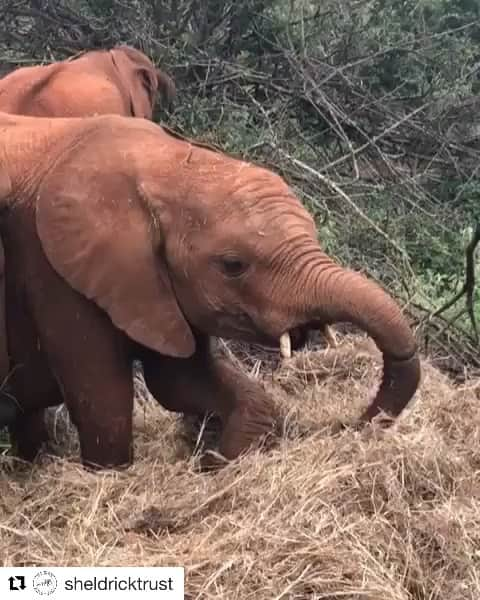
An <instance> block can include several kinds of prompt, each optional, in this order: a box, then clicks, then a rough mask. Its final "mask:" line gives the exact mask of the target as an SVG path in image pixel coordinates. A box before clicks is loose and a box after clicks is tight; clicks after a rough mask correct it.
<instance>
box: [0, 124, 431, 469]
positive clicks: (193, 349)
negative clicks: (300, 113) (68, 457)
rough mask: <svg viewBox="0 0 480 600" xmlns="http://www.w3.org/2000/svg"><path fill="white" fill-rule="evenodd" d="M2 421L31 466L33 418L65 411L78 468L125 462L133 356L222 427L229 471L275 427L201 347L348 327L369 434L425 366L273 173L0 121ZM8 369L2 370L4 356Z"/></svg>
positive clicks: (391, 312)
mask: <svg viewBox="0 0 480 600" xmlns="http://www.w3.org/2000/svg"><path fill="white" fill-rule="evenodd" d="M0 131H1V137H0V186H1V187H0V208H1V209H2V217H1V236H2V238H3V240H4V245H5V255H6V264H7V269H6V298H5V310H6V312H7V326H8V354H9V357H3V360H9V365H10V375H9V382H10V389H11V392H12V393H13V396H14V397H15V399H16V402H17V403H18V411H17V413H16V415H15V419H10V422H9V423H8V424H9V426H10V429H11V431H12V433H13V435H14V436H15V438H16V440H17V444H18V449H19V451H20V453H21V455H23V456H24V457H25V458H32V457H33V456H34V455H35V453H36V452H37V450H38V446H39V443H40V442H41V441H42V439H43V438H44V435H45V431H44V426H43V410H44V408H45V407H46V406H51V405H56V404H60V403H61V402H63V401H65V403H66V405H67V407H68V409H69V411H70V414H71V417H72V420H73V422H74V423H75V425H76V426H77V428H78V433H79V438H80V444H81V454H82V460H83V462H84V464H86V465H91V466H95V465H96V466H100V467H114V466H120V465H125V464H128V463H130V462H131V461H132V458H133V456H132V405H133V389H132V378H131V365H132V360H133V359H135V358H137V359H139V360H141V361H142V363H143V366H144V374H145V380H146V383H147V385H148V387H149V389H150V391H151V392H152V394H153V395H154V396H155V397H156V398H157V399H158V401H159V402H160V403H161V404H162V406H164V407H165V408H167V409H168V410H172V411H178V412H182V413H186V414H191V415H202V414H204V413H205V412H212V413H215V414H217V415H218V416H219V417H220V419H221V422H222V433H221V438H220V448H219V450H220V452H221V453H222V454H223V455H224V456H225V457H226V458H227V459H234V458H235V457H237V456H239V454H241V453H243V452H244V451H245V450H247V449H248V448H249V447H251V446H252V445H253V444H256V443H257V442H258V441H259V440H260V439H261V438H262V436H263V435H264V434H265V433H267V432H268V431H270V429H271V427H272V425H273V421H274V411H273V402H272V400H271V399H270V397H269V396H268V395H267V394H266V392H265V391H264V390H263V388H262V387H261V386H260V385H258V384H257V383H255V382H253V381H251V380H250V379H249V378H248V377H246V376H245V375H243V374H242V373H240V372H238V371H236V370H235V369H234V368H233V367H232V366H231V364H230V363H228V362H227V361H225V360H222V359H219V358H215V357H213V356H212V354H211V353H210V350H209V336H220V337H224V338H231V339H240V340H245V341H250V342H256V343H261V344H267V345H270V346H277V347H279V346H280V340H282V345H283V346H285V344H286V343H287V345H288V339H289V337H290V335H293V336H298V332H299V331H301V330H305V329H308V328H309V327H314V328H318V327H319V326H324V325H326V324H331V323H336V322H341V321H349V322H352V323H354V324H356V325H357V326H359V327H361V328H362V329H363V330H365V331H366V332H367V333H368V334H369V335H370V336H371V337H372V338H373V339H374V341H375V342H376V344H377V346H378V347H379V349H380V350H381V352H382V354H383V367H384V368H383V377H382V381H381V384H380V387H379V389H378V391H377V393H376V395H375V397H374V398H373V400H372V402H371V404H370V406H369V407H368V408H367V409H366V410H365V412H364V413H363V414H362V415H361V417H360V420H361V422H364V421H369V420H371V419H372V418H373V417H375V416H377V415H379V414H380V413H381V412H383V411H384V412H385V413H386V416H387V417H388V419H387V421H386V422H389V420H391V418H393V417H395V416H397V415H399V414H400V412H401V411H402V410H403V408H404V407H405V406H406V404H407V403H408V402H409V400H410V399H411V398H412V396H413V395H414V393H415V391H416V389H417V386H418V383H419V378H420V364H419V358H418V354H417V348H416V343H415V339H414V336H413V335H412V332H411V330H410V328H409V326H408V324H407V322H406V320H405V318H404V316H403V315H402V313H401V311H400V309H399V307H398V306H397V304H396V303H395V301H394V300H393V299H392V298H391V297H390V296H389V295H388V294H387V293H386V292H385V291H384V290H383V289H382V288H381V287H379V286H378V285H376V284H375V283H374V282H372V281H369V280H367V279H366V278H365V277H364V276H363V275H361V274H359V273H356V272H352V271H350V270H347V269H345V268H343V267H341V266H340V265H338V264H335V263H334V262H333V260H332V259H331V258H329V257H328V256H327V255H326V254H325V253H324V252H323V251H322V249H321V247H320V246H319V244H318V241H317V232H316V228H315V224H314V221H313V219H312V217H311V216H310V215H309V213H308V212H307V211H306V210H305V208H304V207H303V206H302V204H301V203H300V201H299V200H298V199H297V198H296V197H295V196H294V194H293V193H292V190H291V189H290V188H289V187H288V186H287V184H286V183H285V182H284V181H283V179H281V178H280V177H279V176H278V175H276V174H274V173H273V172H270V171H269V170H266V169H264V168H260V167H258V166H254V165H252V164H249V163H247V162H243V161H241V160H236V159H233V158H231V157H229V156H226V155H225V154H222V153H220V152H215V151H213V150H210V149H207V148H204V147H202V146H200V145H196V144H195V143H192V142H187V141H184V140H181V139H178V138H176V137H175V136H173V135H171V134H169V133H168V132H166V131H164V130H162V128H160V127H159V126H157V125H155V124H153V123H151V122H150V121H147V120H144V119H129V118H125V117H121V116H114V115H109V116H99V117H89V118H85V119H75V118H71V119H61V118H59V119H46V118H45V119H42V118H37V119H35V118H30V117H20V116H9V115H0ZM0 360H1V359H0Z"/></svg>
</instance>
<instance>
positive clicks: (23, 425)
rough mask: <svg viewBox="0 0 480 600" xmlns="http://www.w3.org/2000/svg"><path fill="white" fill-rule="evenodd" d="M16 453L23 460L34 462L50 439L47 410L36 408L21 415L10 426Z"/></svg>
mask: <svg viewBox="0 0 480 600" xmlns="http://www.w3.org/2000/svg"><path fill="white" fill-rule="evenodd" d="M10 434H11V436H12V439H13V443H14V447H15V450H16V452H15V453H16V455H17V456H18V457H19V458H21V459H22V460H25V461H28V462H33V461H34V460H35V458H36V457H37V454H38V453H39V452H40V450H41V448H42V446H43V444H44V443H46V442H47V441H48V432H47V428H46V425H45V410H44V409H43V408H40V409H37V410H34V411H32V412H30V413H28V414H26V415H22V416H21V417H19V418H18V419H17V420H16V422H15V424H14V425H12V426H11V427H10Z"/></svg>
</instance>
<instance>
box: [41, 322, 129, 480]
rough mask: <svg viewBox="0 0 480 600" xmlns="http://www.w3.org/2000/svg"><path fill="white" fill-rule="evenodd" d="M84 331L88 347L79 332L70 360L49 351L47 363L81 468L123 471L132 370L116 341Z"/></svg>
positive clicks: (94, 330) (99, 331)
mask: <svg viewBox="0 0 480 600" xmlns="http://www.w3.org/2000/svg"><path fill="white" fill-rule="evenodd" d="M101 317H103V315H101ZM100 320H102V319H100ZM84 325H85V326H86V325H87V323H85V321H84ZM88 325H89V329H87V331H90V332H91V333H90V335H87V339H88V340H89V343H85V344H84V343H82V342H81V341H80V340H79V338H80V332H75V333H76V334H77V335H75V334H74V335H72V339H74V340H75V343H74V344H71V345H70V350H69V353H68V358H69V360H68V361H66V360H64V358H63V356H61V346H60V347H58V348H55V350H53V349H52V348H48V352H49V357H50V361H51V363H52V364H54V365H55V372H56V375H57V379H58V381H59V383H60V386H61V388H62V391H63V396H64V400H65V404H66V406H67V408H68V410H69V413H70V416H71V419H72V422H73V424H74V425H75V426H76V428H77V430H78V437H79V441H80V453H81V458H82V463H83V464H84V466H86V467H88V468H91V469H94V470H95V469H102V468H117V467H123V466H128V465H130V464H131V463H132V461H133V433H132V427H133V424H132V419H133V393H134V392H133V379H132V370H131V364H130V362H129V360H128V357H127V354H126V353H124V352H122V351H121V348H119V347H118V346H116V344H115V343H114V338H115V336H112V335H111V334H110V335H106V336H105V335H104V336H102V335H101V334H102V333H105V332H104V331H103V327H100V328H99V329H97V328H96V327H94V323H92V322H90V323H89V324H88ZM70 331H71V329H70ZM84 331H85V330H84ZM119 350H120V351H119Z"/></svg>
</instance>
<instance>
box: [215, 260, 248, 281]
mask: <svg viewBox="0 0 480 600" xmlns="http://www.w3.org/2000/svg"><path fill="white" fill-rule="evenodd" d="M220 268H221V270H222V273H223V274H224V275H226V276H227V277H240V276H241V275H243V274H244V273H245V271H246V270H247V269H248V264H247V263H246V262H245V261H243V260H242V259H241V258H238V257H237V256H222V257H221V259H220Z"/></svg>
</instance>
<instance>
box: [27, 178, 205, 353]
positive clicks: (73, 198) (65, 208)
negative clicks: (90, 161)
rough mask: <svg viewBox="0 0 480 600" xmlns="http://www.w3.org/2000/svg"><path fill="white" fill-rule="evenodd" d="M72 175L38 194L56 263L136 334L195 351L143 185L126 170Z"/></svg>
mask: <svg viewBox="0 0 480 600" xmlns="http://www.w3.org/2000/svg"><path fill="white" fill-rule="evenodd" d="M65 176H66V177H68V174H67V173H66V174H65ZM119 179H120V180H119ZM62 180H63V181H65V178H64V177H62ZM67 180H68V179H67ZM73 180H74V181H72V183H71V184H70V186H65V184H62V183H60V184H59V185H58V186H57V188H58V189H55V186H53V185H48V186H47V187H46V188H45V190H44V191H42V192H41V193H40V195H39V197H38V200H37V206H36V224H37V232H38V235H39V238H40V241H41V244H42V247H43V249H44V251H45V254H46V256H47V258H48V260H49V262H50V264H51V265H52V267H53V268H54V269H55V270H56V271H57V273H59V274H60V275H61V276H62V277H63V278H64V279H65V280H66V281H67V282H68V283H69V284H70V285H71V286H72V287H73V288H74V289H75V290H77V291H78V292H80V293H82V294H83V295H85V296H86V297H87V298H89V299H91V300H93V301H94V302H95V303H96V304H97V305H98V306H100V307H101V308H102V309H104V310H105V311H106V312H107V313H108V315H109V316H110V319H111V320H112V322H113V323H114V325H116V326H117V327H118V328H120V329H122V330H123V331H125V332H126V334H127V335H128V336H129V337H130V338H132V339H133V340H135V341H137V342H139V343H140V344H143V345H145V346H147V347H149V348H152V349H153V350H156V351H158V352H160V353H162V354H166V355H169V356H174V357H188V356H191V355H192V353H193V352H194V350H195V341H194V337H193V334H192V331H191V329H190V327H189V325H188V323H187V321H186V320H185V317H184V316H183V314H182V312H181V310H180V307H179V305H178V303H177V301H176V297H175V294H174V292H173V289H172V285H171V282H170V278H169V275H168V271H167V266H166V264H165V262H164V261H163V259H162V257H161V256H160V250H161V248H160V246H161V239H160V238H161V234H160V231H159V227H158V226H157V225H155V224H154V220H153V218H152V216H151V215H150V213H149V212H148V210H147V207H146V206H144V205H143V204H142V200H141V199H140V198H139V194H138V192H137V190H136V189H134V187H133V186H132V185H131V182H130V181H129V180H128V179H127V178H118V177H117V178H116V179H115V178H112V180H110V181H109V180H108V178H107V177H106V176H102V175H101V174H99V175H98V176H96V177H91V178H90V179H88V180H85V179H84V178H81V179H77V180H75V174H73Z"/></svg>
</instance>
